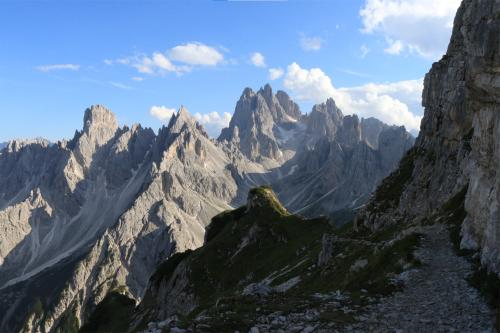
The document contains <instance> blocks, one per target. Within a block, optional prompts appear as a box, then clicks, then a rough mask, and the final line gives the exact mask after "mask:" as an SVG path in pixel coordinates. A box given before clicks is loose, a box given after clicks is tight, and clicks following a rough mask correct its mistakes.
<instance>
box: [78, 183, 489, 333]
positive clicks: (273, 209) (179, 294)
mask: <svg viewBox="0 0 500 333" xmlns="http://www.w3.org/2000/svg"><path fill="white" fill-rule="evenodd" d="M438 230H439V229H437V228H436V227H435V226H427V227H424V228H416V227H415V226H410V225H399V226H398V227H392V228H388V229H384V230H379V231H376V232H373V233H366V232H365V231H364V230H358V231H356V230H355V229H353V228H352V227H347V228H346V227H343V228H341V229H335V228H333V227H332V226H331V225H330V224H329V223H328V221H327V220H326V219H324V218H319V219H305V218H303V217H301V216H297V215H293V214H290V213H289V212H288V211H287V210H286V208H285V207H283V206H282V205H281V203H280V202H279V201H278V199H277V197H276V195H275V194H274V193H273V191H272V190H271V188H269V187H260V188H255V189H252V190H251V191H250V192H249V194H248V200H247V204H246V205H244V206H242V207H240V208H238V209H236V210H232V211H227V212H224V213H222V214H220V215H218V216H216V217H214V218H213V219H212V222H211V223H210V225H209V226H208V227H207V232H206V236H205V244H204V245H203V246H202V247H201V248H198V249H196V250H194V251H186V252H184V253H179V254H176V255H174V256H173V257H171V258H170V259H168V260H167V261H165V262H164V263H162V264H161V265H159V266H158V268H157V270H156V271H155V273H154V274H153V275H152V277H151V279H150V281H149V285H148V288H147V290H146V293H145V295H144V298H143V300H142V301H141V302H140V303H139V304H137V305H136V304H134V302H133V300H131V299H130V298H129V296H128V295H127V292H126V290H123V289H122V288H117V289H115V290H113V291H112V292H111V293H110V294H108V295H107V296H106V298H105V299H104V300H103V302H102V303H101V304H100V305H99V307H98V308H96V310H95V311H94V312H93V313H92V314H91V316H90V318H89V320H88V322H87V324H86V325H85V326H84V327H83V328H82V332H109V331H111V332H118V331H142V332H160V331H161V332H188V331H193V332H234V331H239V332H280V331H284V332H325V333H326V332H335V331H340V332H346V331H360V332H388V331H391V332H392V331H396V330H397V329H401V328H403V329H404V331H410V332H413V331H414V332H426V331H432V330H434V329H436V330H438V331H441V330H442V331H446V330H447V329H448V330H449V329H450V328H455V329H459V330H460V331H468V332H477V331H491V330H492V322H491V317H490V311H489V310H488V308H487V307H486V305H485V304H484V303H483V302H482V301H481V298H480V297H479V296H478V292H477V291H475V290H474V289H472V287H470V286H468V285H467V282H466V281H465V279H460V280H456V281H453V284H454V286H456V287H459V288H453V289H452V291H451V292H449V293H450V294H452V295H447V294H444V295H441V294H435V295H434V294H432V293H428V292H422V291H427V290H426V289H425V288H436V286H435V285H434V283H439V281H440V280H441V281H442V279H446V280H445V282H444V284H445V285H447V284H448V283H450V282H449V281H448V280H447V279H448V278H449V276H450V275H451V276H453V275H452V274H450V273H449V271H453V270H462V271H463V273H462V276H461V277H463V278H465V277H466V274H467V269H464V267H465V266H464V265H466V260H465V259H463V258H460V257H456V256H453V255H451V254H450V253H452V251H449V248H448V247H447V245H445V244H446V242H443V240H445V239H443V236H445V237H446V235H445V234H443V233H441V234H440V233H439V232H437V231H438ZM436 233H437V234H439V235H442V236H438V237H435V240H433V241H432V243H431V244H432V247H433V252H432V253H431V254H430V255H429V254H428V253H427V251H429V249H427V247H428V246H429V244H428V242H429V239H428V237H429V236H430V235H435V234H436ZM441 255H447V259H448V260H446V261H443V264H444V265H443V267H429V266H428V264H432V263H433V262H432V257H433V256H441ZM457 266H458V267H460V268H458V269H457ZM441 269H444V270H448V272H446V271H443V272H441V271H440V270H441ZM430 272H434V278H432V279H429V278H428V277H427V276H428V274H432V273H430ZM426 277H427V279H426V282H432V285H431V287H428V285H429V284H428V283H422V280H421V279H422V278H426ZM419 281H420V283H418V282H419ZM410 283H414V285H412V287H413V288H421V289H418V290H417V292H418V291H419V293H417V294H416V295H413V294H412V295H411V296H412V297H411V298H409V299H408V300H406V299H405V298H404V297H403V296H402V295H405V290H406V288H407V286H406V285H407V284H410ZM436 291H438V288H436ZM464 295H467V296H466V297H463V296H464ZM398 296H399V297H400V298H397V297H398ZM415 296H417V297H415ZM460 296H462V297H460ZM394 298H395V299H394ZM385 300H388V301H387V304H385ZM439 301H442V302H443V303H440V302H439ZM403 302H406V303H403ZM411 302H416V303H411ZM421 303H424V304H427V306H422V308H420V307H419V306H420V305H421ZM434 303H436V306H432V304H434ZM403 306H404V308H403ZM416 309H417V310H416ZM422 312H423V313H422ZM427 312H428V313H427ZM463 313H467V316H464V315H463ZM440 314H443V315H440ZM427 315H430V318H431V319H429V317H427ZM438 318H439V323H438ZM470 318H474V319H473V320H470Z"/></svg>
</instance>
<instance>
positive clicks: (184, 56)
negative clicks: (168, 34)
mask: <svg viewBox="0 0 500 333" xmlns="http://www.w3.org/2000/svg"><path fill="white" fill-rule="evenodd" d="M168 54H169V58H170V59H172V60H174V61H179V62H183V63H186V64H189V65H202V66H215V65H217V64H219V63H221V62H222V61H223V60H224V56H223V55H222V53H220V52H219V51H217V50H216V49H215V48H213V47H210V46H207V45H205V44H202V43H198V42H193V43H187V44H183V45H178V46H175V47H173V48H172V49H170V51H169V53H168Z"/></svg>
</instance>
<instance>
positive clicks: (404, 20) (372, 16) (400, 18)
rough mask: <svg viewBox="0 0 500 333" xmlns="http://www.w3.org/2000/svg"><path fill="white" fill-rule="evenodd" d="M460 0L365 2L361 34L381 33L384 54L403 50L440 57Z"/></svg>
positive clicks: (398, 52)
mask: <svg viewBox="0 0 500 333" xmlns="http://www.w3.org/2000/svg"><path fill="white" fill-rule="evenodd" d="M460 2H461V0H440V1H437V0H365V4H364V6H363V8H362V9H361V10H360V15H361V18H362V21H363V32H365V33H380V34H381V35H382V36H384V37H385V38H386V40H387V41H388V44H389V45H388V47H387V48H386V52H387V53H391V54H400V53H402V52H403V51H406V52H409V53H415V54H418V55H420V56H422V57H425V58H429V59H435V58H438V57H440V56H441V55H442V54H443V53H444V51H445V50H446V47H447V45H448V41H449V38H450V35H451V29H452V26H453V19H454V16H455V13H456V11H457V8H458V6H459V5H460Z"/></svg>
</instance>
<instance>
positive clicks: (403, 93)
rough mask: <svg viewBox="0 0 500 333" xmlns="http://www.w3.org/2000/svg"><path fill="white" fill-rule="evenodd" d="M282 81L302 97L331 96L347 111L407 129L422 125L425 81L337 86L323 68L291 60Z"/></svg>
mask: <svg viewBox="0 0 500 333" xmlns="http://www.w3.org/2000/svg"><path fill="white" fill-rule="evenodd" d="M283 84H284V86H285V88H287V89H289V90H290V91H292V92H293V93H294V94H295V96H296V98H297V99H299V100H305V101H312V102H315V103H322V102H324V101H325V100H326V99H328V98H330V97H332V98H333V99H334V100H335V102H336V104H337V105H338V107H339V108H340V109H341V110H342V111H343V112H344V113H345V114H352V113H355V114H357V115H359V116H360V117H364V118H367V117H376V118H378V119H380V120H382V121H383V122H386V123H388V124H394V125H404V126H405V127H406V128H407V129H408V130H417V131H418V130H419V128H420V120H421V116H420V114H421V112H422V108H421V106H420V97H421V93H422V89H423V80H410V81H401V82H396V83H389V84H374V83H370V84H366V85H363V86H360V87H353V88H340V89H337V88H335V87H334V86H333V84H332V81H331V79H330V77H328V75H326V74H325V73H324V72H323V71H322V70H321V69H319V68H311V69H304V68H301V67H300V66H299V65H298V64H297V63H292V64H291V65H289V66H288V68H287V72H286V75H285V78H284V81H283Z"/></svg>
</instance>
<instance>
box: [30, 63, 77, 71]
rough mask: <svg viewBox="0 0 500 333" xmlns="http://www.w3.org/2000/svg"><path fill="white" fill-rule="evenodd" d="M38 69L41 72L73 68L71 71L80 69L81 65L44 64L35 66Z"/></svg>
mask: <svg viewBox="0 0 500 333" xmlns="http://www.w3.org/2000/svg"><path fill="white" fill-rule="evenodd" d="M35 68H36V69H37V70H39V71H40V72H46V73H47V72H52V71H59V70H71V71H77V70H79V69H80V65H75V64H56V65H42V66H38V67H35Z"/></svg>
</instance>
